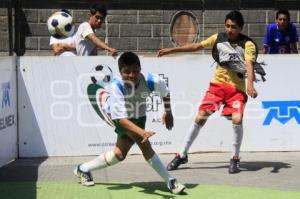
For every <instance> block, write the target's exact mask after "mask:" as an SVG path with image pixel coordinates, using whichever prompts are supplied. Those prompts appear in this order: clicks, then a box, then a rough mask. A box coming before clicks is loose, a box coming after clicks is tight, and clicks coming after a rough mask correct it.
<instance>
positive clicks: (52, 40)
mask: <svg viewBox="0 0 300 199" xmlns="http://www.w3.org/2000/svg"><path fill="white" fill-rule="evenodd" d="M74 43H75V34H73V35H72V36H71V37H67V38H64V39H57V38H55V37H53V36H51V37H50V43H49V45H50V46H51V45H53V44H68V45H72V44H74ZM59 56H76V51H75V50H74V51H65V52H63V53H61V54H60V55H59Z"/></svg>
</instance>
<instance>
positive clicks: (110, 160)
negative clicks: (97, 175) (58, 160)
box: [80, 151, 120, 172]
mask: <svg viewBox="0 0 300 199" xmlns="http://www.w3.org/2000/svg"><path fill="white" fill-rule="evenodd" d="M118 162H120V161H119V160H118V158H117V157H116V155H115V153H114V152H113V151H109V152H106V153H103V154H101V155H100V156H98V157H97V158H95V159H94V160H91V161H89V162H86V163H83V164H82V165H80V169H81V170H82V171H84V172H88V171H93V170H96V169H103V168H105V167H108V166H112V165H114V164H117V163H118Z"/></svg>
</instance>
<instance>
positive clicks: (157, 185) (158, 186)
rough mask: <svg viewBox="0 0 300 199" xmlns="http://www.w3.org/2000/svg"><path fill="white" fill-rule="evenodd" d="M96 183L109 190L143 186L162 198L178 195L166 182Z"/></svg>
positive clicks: (189, 185) (146, 190)
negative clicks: (169, 188)
mask: <svg viewBox="0 0 300 199" xmlns="http://www.w3.org/2000/svg"><path fill="white" fill-rule="evenodd" d="M96 185H105V186H108V189H109V190H124V189H132V188H133V187H138V188H142V189H143V190H141V191H140V192H143V193H145V194H150V195H157V196H161V197H162V198H165V199H167V198H169V199H171V198H175V197H176V196H177V195H174V194H172V193H170V192H169V190H168V188H167V186H166V183H164V182H133V183H129V184H125V183H105V182H103V183H96ZM184 185H185V186H186V189H192V188H195V187H196V186H198V184H184ZM157 190H159V191H162V192H165V194H162V193H158V192H157ZM181 195H187V193H186V192H183V193H182V194H181Z"/></svg>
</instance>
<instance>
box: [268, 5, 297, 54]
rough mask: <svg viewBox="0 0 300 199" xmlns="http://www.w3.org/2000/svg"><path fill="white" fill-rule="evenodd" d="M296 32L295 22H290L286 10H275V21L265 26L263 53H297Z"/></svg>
mask: <svg viewBox="0 0 300 199" xmlns="http://www.w3.org/2000/svg"><path fill="white" fill-rule="evenodd" d="M297 42H298V33H297V28H296V26H295V24H293V23H292V22H290V13H289V11H288V10H283V9H281V10H278V11H277V12H276V22H275V23H272V24H270V25H268V26H267V32H266V35H265V37H264V53H265V54H289V53H298V49H297Z"/></svg>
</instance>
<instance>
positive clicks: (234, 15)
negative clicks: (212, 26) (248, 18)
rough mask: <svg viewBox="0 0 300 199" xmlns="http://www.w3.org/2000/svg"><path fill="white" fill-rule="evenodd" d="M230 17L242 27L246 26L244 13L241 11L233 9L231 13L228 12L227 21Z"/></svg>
mask: <svg viewBox="0 0 300 199" xmlns="http://www.w3.org/2000/svg"><path fill="white" fill-rule="evenodd" d="M228 19H230V20H231V21H234V22H236V23H237V25H238V26H239V27H241V28H242V27H243V26H244V18H243V15H242V13H241V12H240V11H237V10H233V11H231V12H230V13H228V14H227V15H226V17H225V23H226V21H227V20H228Z"/></svg>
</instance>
